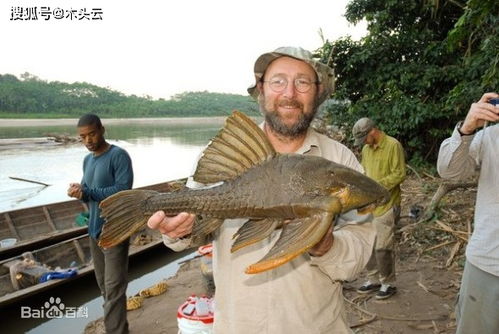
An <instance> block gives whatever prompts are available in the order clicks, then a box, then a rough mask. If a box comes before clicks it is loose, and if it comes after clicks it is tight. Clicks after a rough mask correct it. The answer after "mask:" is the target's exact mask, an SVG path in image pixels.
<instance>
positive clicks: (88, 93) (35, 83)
mask: <svg viewBox="0 0 499 334" xmlns="http://www.w3.org/2000/svg"><path fill="white" fill-rule="evenodd" d="M233 109H238V110H241V111H244V112H246V113H249V114H256V113H257V112H258V108H257V105H256V103H255V102H254V100H253V99H252V98H251V97H249V96H242V95H236V94H220V93H209V92H185V93H182V94H177V95H175V96H173V97H172V98H171V99H170V100H164V99H159V100H153V99H152V98H150V97H138V96H135V95H131V96H126V95H124V94H122V93H120V92H117V91H114V90H111V89H109V88H102V87H98V86H95V85H92V84H89V83H85V82H76V83H72V84H69V83H64V82H57V81H56V82H47V81H44V80H41V79H39V78H37V77H36V76H33V75H31V74H29V73H25V74H23V75H21V78H20V79H18V78H17V77H16V76H14V75H11V74H4V75H0V117H50V116H53V117H61V116H69V117H77V116H80V115H81V114H83V113H86V112H95V113H96V114H98V115H100V116H102V117H185V116H218V115H220V116H222V115H229V114H230V113H231V112H232V110H233Z"/></svg>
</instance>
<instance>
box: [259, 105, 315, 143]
mask: <svg viewBox="0 0 499 334" xmlns="http://www.w3.org/2000/svg"><path fill="white" fill-rule="evenodd" d="M262 109H263V106H262ZM262 113H263V114H264V116H265V123H266V124H267V125H268V126H269V127H270V128H271V129H272V131H273V132H275V133H277V134H279V135H281V136H284V137H286V138H290V139H294V138H297V137H300V136H302V135H304V134H305V133H306V132H307V130H308V128H309V126H310V123H311V122H312V120H313V119H314V117H315V115H316V114H317V108H315V109H314V111H313V112H312V113H310V114H300V118H299V119H298V122H297V123H295V124H294V125H292V126H287V125H286V124H284V123H283V122H282V121H281V119H280V118H279V115H278V114H277V112H274V111H267V110H262Z"/></svg>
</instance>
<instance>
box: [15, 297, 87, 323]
mask: <svg viewBox="0 0 499 334" xmlns="http://www.w3.org/2000/svg"><path fill="white" fill-rule="evenodd" d="M21 318H23V319H26V318H48V319H55V318H88V310H87V308H86V307H70V306H66V305H64V303H63V302H62V300H61V298H59V297H50V298H49V300H48V301H46V302H45V303H44V304H43V306H42V307H40V308H39V309H37V308H32V307H30V306H21Z"/></svg>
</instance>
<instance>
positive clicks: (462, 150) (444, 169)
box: [437, 127, 482, 180]
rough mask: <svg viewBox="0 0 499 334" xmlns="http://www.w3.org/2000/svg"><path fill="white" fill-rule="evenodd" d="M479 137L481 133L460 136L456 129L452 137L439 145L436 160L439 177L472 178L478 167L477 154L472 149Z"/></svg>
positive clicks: (452, 178)
mask: <svg viewBox="0 0 499 334" xmlns="http://www.w3.org/2000/svg"><path fill="white" fill-rule="evenodd" d="M481 136H482V132H479V133H478V134H476V135H471V136H461V134H460V133H459V132H458V131H457V127H456V128H455V129H454V131H453V133H452V136H451V137H449V138H447V139H445V140H444V141H443V142H442V144H441V145H440V150H439V152H438V159H437V171H438V174H439V175H440V177H442V178H444V179H451V180H463V179H466V178H468V177H470V176H472V175H473V173H474V172H475V169H476V167H477V165H478V161H477V155H476V153H477V152H476V150H474V147H476V145H477V144H476V143H479V141H480V140H481ZM472 143H473V147H472Z"/></svg>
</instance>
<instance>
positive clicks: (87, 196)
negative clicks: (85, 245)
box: [81, 145, 133, 239]
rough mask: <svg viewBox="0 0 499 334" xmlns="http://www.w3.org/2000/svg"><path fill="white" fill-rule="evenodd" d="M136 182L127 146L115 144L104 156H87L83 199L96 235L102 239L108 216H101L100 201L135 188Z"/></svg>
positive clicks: (84, 170) (91, 229)
mask: <svg viewBox="0 0 499 334" xmlns="http://www.w3.org/2000/svg"><path fill="white" fill-rule="evenodd" d="M132 184H133V169H132V160H131V159H130V156H129V155H128V153H127V152H126V151H125V150H124V149H122V148H120V147H118V146H115V145H111V147H110V148H109V150H107V152H105V153H103V154H101V155H98V156H94V155H93V154H92V153H90V154H88V155H87V156H86V157H85V159H84V160H83V179H82V181H81V186H82V192H83V196H82V200H83V201H84V202H86V203H88V208H89V213H90V217H89V220H88V234H89V235H90V236H91V237H92V238H94V239H98V238H99V235H100V233H101V230H102V225H103V224H104V219H102V218H101V217H100V208H99V203H100V201H102V200H104V199H105V198H107V197H109V196H111V195H113V194H115V193H117V192H119V191H122V190H126V189H131V188H132Z"/></svg>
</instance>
